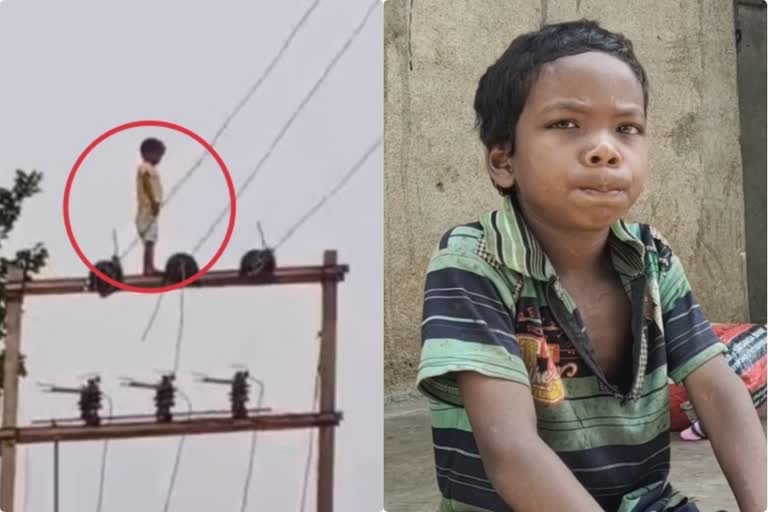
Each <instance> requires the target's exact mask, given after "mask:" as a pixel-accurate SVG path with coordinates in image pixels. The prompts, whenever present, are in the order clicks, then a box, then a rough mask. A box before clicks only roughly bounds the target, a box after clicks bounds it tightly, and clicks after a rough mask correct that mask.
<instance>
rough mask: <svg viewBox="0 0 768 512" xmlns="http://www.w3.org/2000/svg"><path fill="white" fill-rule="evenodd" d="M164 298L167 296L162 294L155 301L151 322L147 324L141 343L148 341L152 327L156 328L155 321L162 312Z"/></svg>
mask: <svg viewBox="0 0 768 512" xmlns="http://www.w3.org/2000/svg"><path fill="white" fill-rule="evenodd" d="M163 297H165V294H164V293H161V294H160V296H159V297H158V298H157V300H156V301H155V309H154V310H153V311H152V314H151V315H150V316H149V321H148V322H147V326H146V327H145V328H144V333H143V334H142V335H141V341H147V336H149V332H150V331H151V330H152V327H154V325H155V320H157V314H158V313H159V312H160V306H161V305H162V303H163Z"/></svg>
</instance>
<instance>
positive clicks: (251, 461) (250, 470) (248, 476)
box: [240, 377, 264, 512]
mask: <svg viewBox="0 0 768 512" xmlns="http://www.w3.org/2000/svg"><path fill="white" fill-rule="evenodd" d="M250 380H252V381H253V382H255V383H257V384H258V386H259V397H258V399H257V400H256V408H257V409H261V406H262V404H263V401H264V383H263V382H262V381H260V380H259V379H256V378H253V377H251V378H250ZM257 439H258V435H257V432H256V431H254V432H253V433H252V434H251V449H250V453H249V454H248V469H247V470H246V473H245V484H244V486H243V499H242V500H241V501H240V512H245V510H246V508H247V507H248V497H249V494H250V492H251V480H252V478H253V466H254V462H255V460H256V440H257Z"/></svg>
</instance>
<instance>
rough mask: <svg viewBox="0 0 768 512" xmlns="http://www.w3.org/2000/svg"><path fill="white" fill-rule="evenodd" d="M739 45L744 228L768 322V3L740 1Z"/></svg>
mask: <svg viewBox="0 0 768 512" xmlns="http://www.w3.org/2000/svg"><path fill="white" fill-rule="evenodd" d="M737 9H738V10H737V12H736V26H737V28H738V30H739V33H740V34H741V39H740V42H739V45H738V70H739V74H738V76H739V106H740V109H739V110H740V115H741V158H742V161H743V163H744V214H745V215H744V227H745V232H746V247H747V277H748V283H749V287H748V288H749V313H750V318H751V321H753V322H761V323H765V321H766V310H765V308H766V301H765V270H766V261H765V252H766V245H765V231H766V225H765V213H766V212H765V186H766V161H765V124H766V118H765V94H766V89H765V60H766V51H765V11H766V8H765V4H764V3H760V2H754V1H750V2H740V3H739V4H738V7H737Z"/></svg>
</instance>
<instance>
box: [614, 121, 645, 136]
mask: <svg viewBox="0 0 768 512" xmlns="http://www.w3.org/2000/svg"><path fill="white" fill-rule="evenodd" d="M619 132H621V133H623V134H625V135H639V134H641V133H642V130H641V129H640V127H639V126H635V125H633V124H623V125H621V126H619Z"/></svg>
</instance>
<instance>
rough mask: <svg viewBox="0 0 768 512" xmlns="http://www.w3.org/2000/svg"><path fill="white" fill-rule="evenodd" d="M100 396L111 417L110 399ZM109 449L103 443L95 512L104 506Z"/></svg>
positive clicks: (111, 405)
mask: <svg viewBox="0 0 768 512" xmlns="http://www.w3.org/2000/svg"><path fill="white" fill-rule="evenodd" d="M101 395H102V396H103V397H104V398H105V399H106V401H107V408H108V410H109V416H110V417H112V415H113V413H114V407H113V402H112V398H111V397H110V396H109V395H107V394H106V393H104V392H103V391H102V392H101ZM108 449H109V441H104V446H103V447H102V449H101V470H100V472H99V494H98V497H97V499H96V512H101V507H102V505H103V504H104V482H105V481H106V473H107V450H108Z"/></svg>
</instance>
